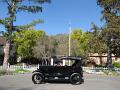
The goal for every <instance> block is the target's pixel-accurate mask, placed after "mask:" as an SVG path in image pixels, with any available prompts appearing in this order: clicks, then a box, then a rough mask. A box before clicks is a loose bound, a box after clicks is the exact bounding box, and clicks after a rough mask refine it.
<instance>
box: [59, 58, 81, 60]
mask: <svg viewBox="0 0 120 90" xmlns="http://www.w3.org/2000/svg"><path fill="white" fill-rule="evenodd" d="M60 60H81V58H78V57H62V58H60Z"/></svg>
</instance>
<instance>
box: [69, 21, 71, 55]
mask: <svg viewBox="0 0 120 90" xmlns="http://www.w3.org/2000/svg"><path fill="white" fill-rule="evenodd" d="M69 56H71V23H70V22H69Z"/></svg>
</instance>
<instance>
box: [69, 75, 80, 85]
mask: <svg viewBox="0 0 120 90" xmlns="http://www.w3.org/2000/svg"><path fill="white" fill-rule="evenodd" d="M70 82H71V83H72V84H74V85H78V84H81V83H82V77H81V75H80V74H79V73H73V74H72V75H71V76H70Z"/></svg>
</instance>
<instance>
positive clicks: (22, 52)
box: [14, 30, 45, 59]
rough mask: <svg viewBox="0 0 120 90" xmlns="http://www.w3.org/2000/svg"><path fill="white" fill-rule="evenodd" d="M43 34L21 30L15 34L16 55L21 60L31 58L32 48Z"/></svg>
mask: <svg viewBox="0 0 120 90" xmlns="http://www.w3.org/2000/svg"><path fill="white" fill-rule="evenodd" d="M44 35H45V32H44V31H42V30H22V31H20V32H16V34H15V39H14V42H15V43H16V44H17V46H18V47H17V53H18V55H19V56H21V57H23V58H25V57H26V58H28V59H30V58H31V57H32V55H33V54H32V51H33V50H32V48H33V47H34V45H35V44H36V42H37V40H38V39H39V38H40V37H43V36H44Z"/></svg>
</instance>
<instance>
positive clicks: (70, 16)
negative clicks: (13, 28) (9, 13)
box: [0, 0, 103, 35]
mask: <svg viewBox="0 0 120 90" xmlns="http://www.w3.org/2000/svg"><path fill="white" fill-rule="evenodd" d="M96 2H97V0H52V3H51V4H44V5H42V6H43V12H42V13H38V14H30V13H23V12H21V13H19V15H17V21H16V23H15V24H17V25H23V24H27V23H30V22H31V21H32V20H37V19H42V20H44V21H45V22H44V23H43V24H39V25H37V26H36V29H38V30H45V32H46V33H47V34H49V35H55V34H61V33H66V34H67V33H68V31H69V30H68V29H69V21H70V22H71V28H72V29H79V28H81V29H82V30H84V31H87V30H90V29H91V28H92V26H91V22H94V23H95V24H96V25H98V26H102V25H103V23H102V22H101V21H100V18H101V16H102V15H101V8H100V7H99V6H98V5H97V3H96ZM5 9H6V8H5V6H4V5H1V6H0V18H3V17H4V16H5V14H6V12H5ZM1 30H4V27H2V26H1V25H0V31H1Z"/></svg>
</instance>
